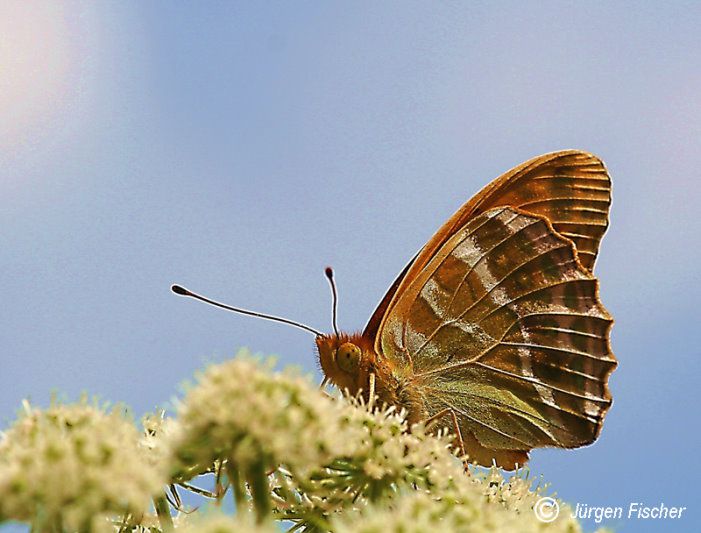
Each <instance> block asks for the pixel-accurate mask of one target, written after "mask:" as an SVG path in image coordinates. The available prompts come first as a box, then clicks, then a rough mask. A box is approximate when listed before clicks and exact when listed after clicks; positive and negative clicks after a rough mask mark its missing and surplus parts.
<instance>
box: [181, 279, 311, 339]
mask: <svg viewBox="0 0 701 533" xmlns="http://www.w3.org/2000/svg"><path fill="white" fill-rule="evenodd" d="M170 290H171V291H173V292H174V293H175V294H179V295H180V296H189V297H190V298H194V299H195V300H200V301H201V302H204V303H206V304H209V305H213V306H214V307H221V308H222V309H226V310H227V311H232V312H234V313H241V314H242V315H249V316H255V317H258V318H264V319H265V320H272V321H274V322H282V323H283V324H289V325H290V326H295V327H296V328H300V329H304V330H306V331H309V332H311V333H313V334H314V335H316V336H317V337H321V336H323V333H322V332H321V331H317V330H315V329H314V328H310V327H309V326H307V325H305V324H302V323H301V322H295V321H294V320H289V319H288V318H282V317H279V316H274V315H266V314H265V313H258V312H256V311H249V310H248V309H241V308H239V307H231V306H230V305H225V304H223V303H219V302H215V301H214V300H210V299H209V298H205V297H204V296H200V295H199V294H196V293H194V292H192V291H189V290H187V289H186V288H185V287H181V286H180V285H173V286H172V287H171V288H170Z"/></svg>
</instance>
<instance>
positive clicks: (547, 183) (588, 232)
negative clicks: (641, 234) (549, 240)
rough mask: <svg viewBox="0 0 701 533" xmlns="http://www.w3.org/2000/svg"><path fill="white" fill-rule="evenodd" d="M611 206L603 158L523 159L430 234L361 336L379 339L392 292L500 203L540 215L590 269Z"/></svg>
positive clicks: (573, 154) (557, 155) (576, 154)
mask: <svg viewBox="0 0 701 533" xmlns="http://www.w3.org/2000/svg"><path fill="white" fill-rule="evenodd" d="M610 205H611V180H610V178H609V175H608V172H607V170H606V167H605V166H604V164H603V162H602V161H601V160H600V159H599V158H598V157H596V156H595V155H593V154H590V153H587V152H582V151H580V150H565V151H561V152H554V153H550V154H545V155H541V156H539V157H536V158H534V159H531V160H529V161H526V162H525V163H523V164H521V165H519V166H517V167H515V168H513V169H511V170H509V171H508V172H506V173H505V174H503V175H502V176H500V177H499V178H497V179H495V180H494V181H492V182H491V183H489V184H488V185H487V186H486V187H484V188H483V189H482V190H481V191H480V192H479V193H477V194H476V195H475V196H474V197H473V198H472V199H470V200H469V201H468V202H467V203H465V204H464V205H463V206H462V207H461V208H460V209H459V210H458V211H457V212H456V213H455V214H454V215H453V216H452V217H451V218H450V219H449V220H448V221H447V222H446V223H445V224H444V225H443V226H442V227H441V228H440V229H439V230H438V231H437V232H436V233H435V234H434V235H433V237H432V238H431V239H430V240H429V241H428V242H427V243H426V245H425V246H424V247H423V248H422V249H421V250H420V251H419V253H418V254H417V256H416V257H415V258H414V259H413V260H412V261H411V262H410V263H409V265H407V267H405V269H404V271H403V272H402V273H401V274H400V275H399V276H398V277H397V279H396V280H395V282H394V283H393V284H392V286H391V287H390V290H389V291H388V292H387V294H385V296H384V298H383V299H382V301H381V302H380V305H379V306H378V307H377V309H376V310H375V312H374V313H373V315H372V317H371V319H370V321H369V322H368V325H367V326H366V328H365V331H364V335H365V336H366V337H368V338H371V339H377V338H378V337H377V332H378V331H379V329H381V327H382V325H381V324H382V321H383V319H384V317H385V316H386V315H387V313H388V312H389V311H390V310H391V308H392V306H393V305H394V304H395V303H396V301H397V298H396V297H395V296H396V295H398V294H401V292H402V290H403V289H404V288H405V287H406V286H407V285H408V284H410V283H411V282H412V281H413V279H414V278H415V277H416V276H418V275H419V273H420V272H421V271H422V270H423V269H424V267H425V266H426V265H427V264H428V263H429V261H431V259H433V257H434V256H435V254H436V253H437V251H438V250H439V249H440V248H441V246H443V245H444V244H445V243H446V242H447V241H448V239H450V238H451V236H452V235H453V234H454V233H455V232H456V231H457V230H459V229H460V228H461V227H463V226H464V225H465V224H466V223H467V222H468V221H469V220H470V219H471V218H473V217H475V216H476V215H478V214H480V213H483V212H485V211H487V210H489V209H493V208H495V207H500V206H511V207H517V208H520V209H523V210H525V211H529V212H531V213H536V214H539V215H543V216H545V217H546V218H547V219H548V220H550V222H551V223H552V225H553V227H554V228H555V229H556V230H557V231H558V232H559V233H560V234H562V235H564V236H565V237H567V238H569V239H570V240H572V242H574V244H575V246H576V248H577V254H578V257H579V260H580V262H581V263H582V265H583V266H584V267H585V268H586V269H587V270H589V271H591V270H592V269H593V267H594V262H595V260H596V256H597V253H598V251H599V244H600V243H601V238H602V237H603V235H604V232H605V231H606V228H607V227H608V212H609V207H610ZM377 347H379V343H378V345H377Z"/></svg>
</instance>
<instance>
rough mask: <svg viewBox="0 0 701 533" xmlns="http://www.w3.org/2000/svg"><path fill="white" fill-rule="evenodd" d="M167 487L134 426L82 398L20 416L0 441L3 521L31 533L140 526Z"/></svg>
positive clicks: (27, 410)
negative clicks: (119, 523)
mask: <svg viewBox="0 0 701 533" xmlns="http://www.w3.org/2000/svg"><path fill="white" fill-rule="evenodd" d="M164 481H165V480H164V479H162V478H161V477H160V475H159V474H158V470H157V469H156V468H154V466H152V465H151V464H150V463H149V462H148V461H147V460H146V458H145V456H144V454H142V453H140V451H139V434H138V431H137V430H136V428H135V426H134V424H133V423H132V422H131V421H130V420H128V419H127V418H126V417H125V416H124V415H123V414H122V413H120V412H119V411H118V410H117V409H114V410H112V411H111V412H106V411H105V410H104V409H102V408H100V407H98V406H96V405H90V404H89V403H88V402H87V400H86V399H83V400H82V401H81V402H80V403H77V404H74V405H53V406H52V407H50V408H48V409H45V410H41V409H37V408H33V407H31V406H29V404H28V403H25V413H24V414H23V416H21V417H20V418H19V419H18V420H17V421H16V422H15V424H14V425H13V426H12V427H11V428H10V429H9V430H7V432H6V433H4V434H3V435H2V438H1V440H0V520H2V519H13V520H20V521H25V522H29V523H31V524H32V526H33V528H34V529H35V530H41V531H45V530H52V531H53V530H67V531H77V530H85V531H87V530H93V531H95V530H107V528H108V527H109V526H110V522H109V520H110V519H111V518H114V519H116V520H121V519H122V518H123V517H124V516H130V517H131V519H132V520H136V521H138V517H139V516H140V515H141V514H143V513H145V512H146V511H147V509H148V508H149V506H150V503H151V498H152V496H153V495H154V494H155V493H156V492H157V491H158V490H159V489H160V488H161V486H162V483H163V482H164Z"/></svg>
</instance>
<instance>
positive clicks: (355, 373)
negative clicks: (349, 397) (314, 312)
mask: <svg viewBox="0 0 701 533" xmlns="http://www.w3.org/2000/svg"><path fill="white" fill-rule="evenodd" d="M371 344H372V343H370V342H369V341H368V340H367V339H365V338H364V337H363V336H362V335H360V334H357V335H347V334H344V333H340V334H336V333H333V334H330V335H319V336H318V337H317V338H316V347H317V349H318V351H319V364H320V366H321V370H322V371H323V372H324V375H325V376H326V377H327V378H328V379H329V381H331V382H332V383H333V384H334V385H336V386H337V387H338V388H339V389H341V390H343V389H348V391H349V392H350V393H351V394H355V393H357V392H358V390H359V389H360V388H365V386H364V383H367V380H366V379H365V378H366V376H367V374H368V372H369V370H370V368H371V367H372V364H373V362H374V360H375V357H374V349H373V348H372V346H371Z"/></svg>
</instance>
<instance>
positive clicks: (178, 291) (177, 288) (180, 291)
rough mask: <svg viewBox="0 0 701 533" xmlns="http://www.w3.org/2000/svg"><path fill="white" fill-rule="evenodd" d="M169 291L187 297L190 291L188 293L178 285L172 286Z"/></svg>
mask: <svg viewBox="0 0 701 533" xmlns="http://www.w3.org/2000/svg"><path fill="white" fill-rule="evenodd" d="M170 290H171V291H173V292H174V293H175V294H179V295H180V296H188V295H189V294H190V291H188V290H187V289H186V288H185V287H181V286H180V285H172V286H171V287H170Z"/></svg>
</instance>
